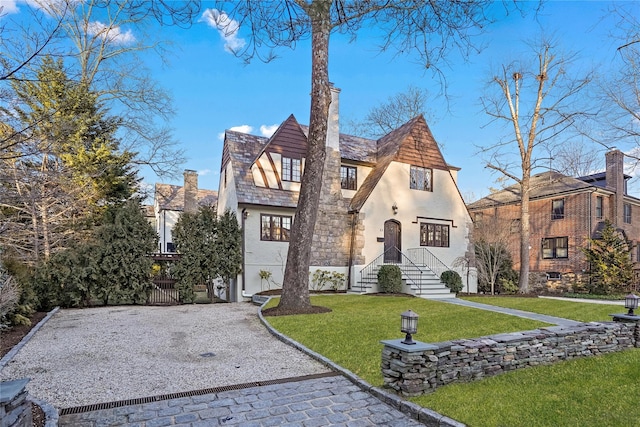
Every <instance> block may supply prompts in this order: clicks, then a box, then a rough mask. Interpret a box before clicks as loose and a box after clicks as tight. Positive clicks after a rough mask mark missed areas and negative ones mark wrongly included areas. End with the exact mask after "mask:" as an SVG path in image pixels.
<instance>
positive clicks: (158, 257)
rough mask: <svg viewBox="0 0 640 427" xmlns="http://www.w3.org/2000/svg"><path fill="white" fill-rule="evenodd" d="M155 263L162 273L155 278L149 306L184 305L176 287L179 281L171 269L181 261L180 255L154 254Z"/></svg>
mask: <svg viewBox="0 0 640 427" xmlns="http://www.w3.org/2000/svg"><path fill="white" fill-rule="evenodd" d="M151 258H152V259H153V262H154V263H155V264H157V265H159V266H160V272H159V273H158V274H156V275H155V276H154V277H153V289H152V290H151V294H150V295H149V298H148V299H147V304H149V305H175V304H182V302H181V301H180V295H179V292H178V290H177V289H176V287H175V285H176V282H177V280H176V279H174V278H173V277H172V276H171V267H172V266H173V265H174V264H175V262H176V261H178V260H179V259H180V255H179V254H153V255H151Z"/></svg>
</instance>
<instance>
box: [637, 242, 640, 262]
mask: <svg viewBox="0 0 640 427" xmlns="http://www.w3.org/2000/svg"><path fill="white" fill-rule="evenodd" d="M636 262H640V242H639V243H636Z"/></svg>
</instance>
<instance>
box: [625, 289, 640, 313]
mask: <svg viewBox="0 0 640 427" xmlns="http://www.w3.org/2000/svg"><path fill="white" fill-rule="evenodd" d="M638 300H640V297H637V296H636V295H634V294H629V295H627V296H626V297H624V308H626V309H627V310H629V312H628V313H627V315H628V316H635V314H633V310H635V309H637V308H638Z"/></svg>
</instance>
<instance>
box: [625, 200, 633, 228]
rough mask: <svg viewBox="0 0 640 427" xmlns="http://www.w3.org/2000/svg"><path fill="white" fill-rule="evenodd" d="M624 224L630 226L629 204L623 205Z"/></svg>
mask: <svg viewBox="0 0 640 427" xmlns="http://www.w3.org/2000/svg"><path fill="white" fill-rule="evenodd" d="M624 222H626V223H627V224H631V205H630V204H629V203H625V204H624Z"/></svg>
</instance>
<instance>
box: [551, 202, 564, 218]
mask: <svg viewBox="0 0 640 427" xmlns="http://www.w3.org/2000/svg"><path fill="white" fill-rule="evenodd" d="M551 219H564V199H555V200H553V201H551Z"/></svg>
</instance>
